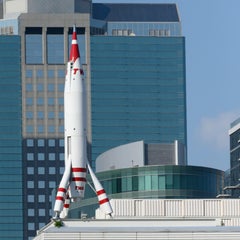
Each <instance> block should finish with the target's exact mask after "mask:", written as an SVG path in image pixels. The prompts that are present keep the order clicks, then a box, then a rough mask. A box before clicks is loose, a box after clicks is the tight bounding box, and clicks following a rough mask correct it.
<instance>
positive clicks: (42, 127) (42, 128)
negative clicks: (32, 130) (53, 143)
mask: <svg viewBox="0 0 240 240" xmlns="http://www.w3.org/2000/svg"><path fill="white" fill-rule="evenodd" d="M37 130H38V133H43V132H44V126H43V125H38V126H37Z"/></svg>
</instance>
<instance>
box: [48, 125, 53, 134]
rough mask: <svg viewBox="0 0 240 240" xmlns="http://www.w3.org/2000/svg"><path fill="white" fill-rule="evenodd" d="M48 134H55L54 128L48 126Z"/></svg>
mask: <svg viewBox="0 0 240 240" xmlns="http://www.w3.org/2000/svg"><path fill="white" fill-rule="evenodd" d="M48 132H50V133H54V132H55V126H54V125H50V126H48Z"/></svg>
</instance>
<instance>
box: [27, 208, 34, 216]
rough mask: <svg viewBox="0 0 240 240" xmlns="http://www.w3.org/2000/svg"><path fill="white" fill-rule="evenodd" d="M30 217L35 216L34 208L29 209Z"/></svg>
mask: <svg viewBox="0 0 240 240" xmlns="http://www.w3.org/2000/svg"><path fill="white" fill-rule="evenodd" d="M28 216H29V217H32V216H34V209H32V208H30V209H28Z"/></svg>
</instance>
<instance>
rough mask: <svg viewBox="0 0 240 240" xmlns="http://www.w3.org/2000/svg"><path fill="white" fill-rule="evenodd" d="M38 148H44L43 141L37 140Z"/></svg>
mask: <svg viewBox="0 0 240 240" xmlns="http://www.w3.org/2000/svg"><path fill="white" fill-rule="evenodd" d="M38 147H44V139H38Z"/></svg>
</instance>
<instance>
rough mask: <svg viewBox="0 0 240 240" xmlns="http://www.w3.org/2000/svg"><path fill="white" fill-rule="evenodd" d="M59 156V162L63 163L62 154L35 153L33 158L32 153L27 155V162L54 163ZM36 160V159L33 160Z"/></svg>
mask: <svg viewBox="0 0 240 240" xmlns="http://www.w3.org/2000/svg"><path fill="white" fill-rule="evenodd" d="M58 156H59V160H60V161H64V153H48V154H47V153H37V154H36V155H35V156H34V153H27V160H28V161H34V160H38V161H44V160H50V161H55V160H56V159H57V157H58ZM35 158H36V159H35Z"/></svg>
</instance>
